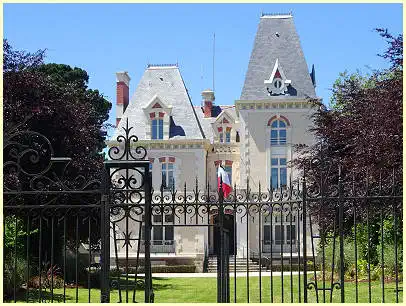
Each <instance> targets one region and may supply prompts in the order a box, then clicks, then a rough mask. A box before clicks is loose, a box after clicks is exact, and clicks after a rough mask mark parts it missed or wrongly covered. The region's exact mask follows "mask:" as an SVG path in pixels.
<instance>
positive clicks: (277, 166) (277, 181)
mask: <svg viewBox="0 0 406 306" xmlns="http://www.w3.org/2000/svg"><path fill="white" fill-rule="evenodd" d="M286 186H287V171H286V158H280V157H272V158H271V187H272V188H274V189H276V188H285V187H286Z"/></svg>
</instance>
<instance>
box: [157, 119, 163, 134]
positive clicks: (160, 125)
mask: <svg viewBox="0 0 406 306" xmlns="http://www.w3.org/2000/svg"><path fill="white" fill-rule="evenodd" d="M158 122H159V139H164V121H163V120H162V119H161V120H159V121H158Z"/></svg>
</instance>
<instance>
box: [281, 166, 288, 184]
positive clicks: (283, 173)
mask: <svg viewBox="0 0 406 306" xmlns="http://www.w3.org/2000/svg"><path fill="white" fill-rule="evenodd" d="M287 181H288V180H287V174H286V168H280V186H281V187H286V186H287Z"/></svg>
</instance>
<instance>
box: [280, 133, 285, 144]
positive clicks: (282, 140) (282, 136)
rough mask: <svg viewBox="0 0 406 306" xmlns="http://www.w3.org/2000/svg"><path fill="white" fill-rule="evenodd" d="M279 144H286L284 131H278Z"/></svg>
mask: <svg viewBox="0 0 406 306" xmlns="http://www.w3.org/2000/svg"><path fill="white" fill-rule="evenodd" d="M279 143H286V130H279Z"/></svg>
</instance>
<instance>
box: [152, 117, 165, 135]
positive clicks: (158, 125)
mask: <svg viewBox="0 0 406 306" xmlns="http://www.w3.org/2000/svg"><path fill="white" fill-rule="evenodd" d="M151 129H152V130H151V139H164V120H163V119H152V121H151Z"/></svg>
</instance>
